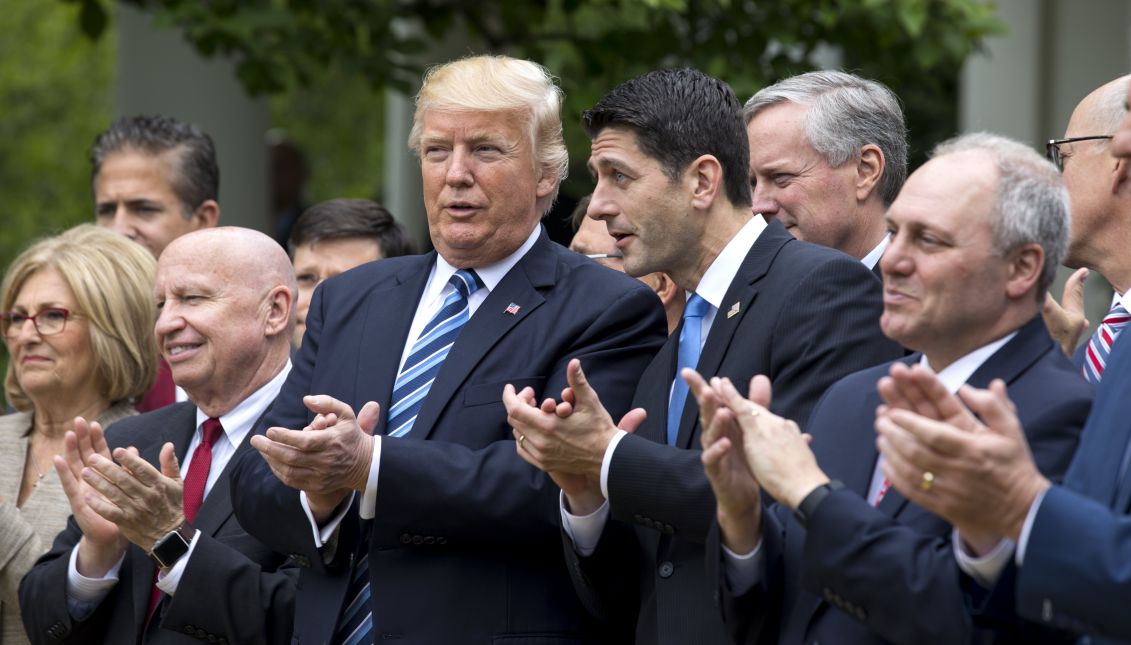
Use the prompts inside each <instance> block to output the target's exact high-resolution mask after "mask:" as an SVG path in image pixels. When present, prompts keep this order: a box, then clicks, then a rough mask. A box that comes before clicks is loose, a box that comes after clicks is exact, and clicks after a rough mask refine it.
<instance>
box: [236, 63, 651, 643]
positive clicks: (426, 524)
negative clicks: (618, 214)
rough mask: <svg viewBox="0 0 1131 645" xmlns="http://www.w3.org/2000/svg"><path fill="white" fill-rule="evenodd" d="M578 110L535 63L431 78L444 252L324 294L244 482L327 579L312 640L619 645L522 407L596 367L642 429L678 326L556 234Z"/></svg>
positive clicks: (427, 130) (433, 215) (282, 538)
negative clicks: (572, 559)
mask: <svg viewBox="0 0 1131 645" xmlns="http://www.w3.org/2000/svg"><path fill="white" fill-rule="evenodd" d="M560 104H561V93H560V90H558V88H557V87H555V86H554V84H553V81H552V80H551V79H550V78H549V76H548V75H547V74H546V72H545V70H543V69H542V68H541V67H540V66H538V65H536V64H534V63H531V62H528V61H522V60H516V59H513V58H508V57H505V56H477V57H472V58H467V59H463V60H459V61H456V62H452V63H448V64H446V65H442V66H440V67H437V68H435V69H433V70H431V71H430V72H429V73H428V74H427V75H426V76H425V79H424V84H423V87H422V88H421V90H420V94H419V95H418V96H417V99H416V113H415V115H414V123H413V128H412V134H411V135H410V146H411V147H412V149H413V150H414V151H415V152H417V154H418V155H419V157H420V169H421V174H422V176H423V184H424V202H425V208H426V210H427V213H428V228H429V233H430V236H431V239H432V244H433V246H434V247H435V249H436V251H435V252H433V253H429V254H427V255H420V256H407V257H399V258H390V259H386V260H382V261H381V262H377V263H370V264H366V265H363V266H361V267H359V268H356V269H352V270H350V271H347V272H345V273H343V274H341V275H340V276H337V277H335V278H332V279H330V280H327V281H326V282H325V283H323V284H322V285H321V286H320V287H319V288H318V290H317V291H316V292H315V293H314V296H313V299H312V301H311V304H310V307H309V310H308V313H307V317H306V337H305V340H304V341H303V344H302V348H301V349H300V350H299V352H298V354H297V355H296V357H295V369H294V371H293V372H292V373H291V377H290V378H289V379H288V380H287V383H286V384H285V385H284V386H283V390H282V392H281V393H280V395H279V398H278V399H277V400H276V402H275V406H274V407H273V408H272V411H271V413H270V414H269V415H268V419H267V426H269V427H268V430H267V433H266V436H259V437H255V438H254V440H253V443H254V445H255V447H256V448H257V449H258V452H255V453H249V454H248V455H246V456H245V457H244V458H243V460H242V461H241V462H240V464H239V469H238V471H237V472H236V474H235V477H234V482H235V483H234V486H235V488H234V490H237V491H239V495H238V496H237V497H236V506H237V510H236V514H237V515H238V517H239V518H240V521H241V523H242V524H243V525H244V526H245V527H247V529H248V531H249V532H250V533H252V534H253V535H255V536H257V537H259V538H260V539H263V540H264V541H266V542H268V543H269V544H271V545H272V546H273V547H274V548H276V549H277V550H279V551H281V552H283V553H288V554H292V559H293V560H294V561H296V562H299V563H300V564H301V565H302V566H305V567H306V569H305V570H304V571H303V573H302V575H301V577H300V581H299V594H298V598H297V600H296V616H295V636H296V639H297V641H296V642H300V643H309V642H318V643H323V642H327V641H332V642H335V643H339V642H347V643H362V642H364V643H372V642H376V641H378V640H380V641H382V642H383V641H385V640H396V639H403V640H405V641H409V642H413V643H437V644H440V643H493V642H508V643H519V642H522V643H535V642H537V643H551V642H570V643H574V642H593V641H595V640H597V639H598V637H597V636H596V626H595V625H593V624H591V623H589V622H588V619H586V618H585V613H584V611H583V609H582V607H581V604H580V602H579V601H578V600H577V599H576V597H575V595H574V592H573V588H572V585H571V583H570V578H569V574H568V571H567V569H566V566H565V562H564V558H563V556H562V554H561V546H560V545H561V535H560V529H559V526H558V521H559V520H558V510H557V498H558V489H557V487H556V486H554V485H553V483H552V482H551V481H550V480H549V478H547V477H546V476H545V475H543V474H542V473H540V472H538V471H537V470H536V469H535V468H533V467H532V466H529V465H527V464H526V463H524V462H523V461H522V460H521V459H520V458H519V457H518V456H517V455H516V454H515V444H514V438H513V436H512V435H511V431H510V427H509V426H508V424H507V418H506V410H505V409H504V407H503V405H502V402H501V396H502V392H503V387H504V385H505V384H507V383H514V384H518V385H520V387H525V386H530V387H532V388H533V389H534V391H535V392H536V393H538V394H539V395H540V396H547V395H549V396H556V395H557V394H558V393H560V392H561V391H562V389H563V388H564V387H566V376H565V372H566V364H567V363H568V362H569V361H570V359H573V358H578V359H580V360H581V362H582V363H583V364H585V366H586V368H587V369H590V370H591V371H592V373H593V375H594V377H593V380H594V381H596V382H599V383H600V387H601V393H602V396H603V397H604V401H605V403H606V405H607V406H609V408H610V410H614V412H613V413H614V414H617V415H620V414H623V413H625V412H627V410H628V404H629V401H630V399H631V396H632V389H633V388H634V387H635V384H636V381H637V380H638V379H639V376H640V374H641V372H642V371H643V370H644V367H645V366H646V365H647V363H648V362H649V361H650V360H651V357H652V354H653V353H654V352H655V351H656V349H657V348H658V347H659V346H660V344H661V343H662V342H663V339H664V336H665V333H664V329H665V324H664V315H663V311H662V309H661V307H660V304H659V301H658V300H657V299H656V297H655V296H654V295H653V294H652V293H651V292H650V290H649V289H648V288H647V287H645V286H644V285H643V284H641V283H640V282H638V281H636V280H633V279H631V278H629V277H627V276H624V275H620V274H616V273H612V272H609V271H606V270H605V269H603V268H601V267H600V266H598V265H597V264H595V263H593V262H591V261H589V260H587V259H586V258H583V257H580V256H579V255H578V254H576V253H573V252H571V251H568V250H567V249H565V248H563V247H561V246H558V245H556V244H554V243H552V242H551V241H550V240H549V238H548V237H547V236H546V232H545V231H544V230H543V228H542V227H541V226H540V225H539V220H540V218H541V216H542V214H544V213H545V212H546V211H547V210H549V208H550V206H551V205H552V203H553V201H554V197H555V195H556V194H557V191H558V185H559V184H560V182H561V179H562V177H563V176H564V175H565V170H566V163H567V158H566V149H565V145H564V143H563V141H562V135H561V121H560V116H559V111H560ZM305 395H315V396H305ZM304 396H305V398H304ZM300 491H301V492H300ZM370 581H372V586H370ZM607 638H608V639H609V640H610V641H611V642H618V639H617V637H616V635H613V634H609V635H608V636H607Z"/></svg>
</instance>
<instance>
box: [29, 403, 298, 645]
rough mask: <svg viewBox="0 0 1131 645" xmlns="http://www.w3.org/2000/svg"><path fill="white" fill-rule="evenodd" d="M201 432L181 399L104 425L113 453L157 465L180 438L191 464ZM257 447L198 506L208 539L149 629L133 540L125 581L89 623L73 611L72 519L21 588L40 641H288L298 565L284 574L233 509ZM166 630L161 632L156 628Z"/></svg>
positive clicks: (149, 571) (150, 571) (145, 577)
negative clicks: (131, 453)
mask: <svg viewBox="0 0 1131 645" xmlns="http://www.w3.org/2000/svg"><path fill="white" fill-rule="evenodd" d="M194 432H196V406H194V405H193V404H192V403H187V402H186V403H177V404H174V405H171V406H167V407H164V408H159V409H157V410H154V411H152V412H148V413H146V414H142V415H138V416H136V417H129V418H127V419H122V420H121V421H118V422H117V423H115V424H114V425H113V426H111V427H110V428H109V429H107V431H106V440H107V442H108V443H109V444H110V449H111V450H113V449H114V448H117V447H119V446H122V447H128V446H136V447H137V449H138V452H139V454H140V455H141V456H142V457H143V458H144V459H145V460H146V461H148V462H149V463H151V464H154V465H156V464H158V463H159V462H158V455H159V454H160V452H161V446H163V445H164V444H165V442H166V441H171V442H173V445H174V447H175V454H176V455H177V457H178V459H180V463H184V460H185V454H186V451H187V450H188V446H189V443H190V442H191V441H192V435H193V433H194ZM248 452H252V453H254V452H255V449H253V448H252V447H251V444H250V443H249V442H248V441H247V439H246V438H245V439H244V441H243V442H242V443H240V445H239V446H238V447H237V448H236V452H235V454H234V455H232V459H231V460H230V461H229V462H228V466H227V467H226V468H225V469H224V471H223V472H222V473H220V477H219V479H217V480H216V483H215V484H213V485H212V489H211V490H210V491H209V493H208V496H207V497H205V498H204V503H203V504H201V506H200V511H199V512H198V513H197V516H196V519H195V521H194V522H193V528H196V529H198V530H199V531H200V533H201V536H200V539H199V540H198V541H197V544H196V547H194V549H193V552H192V557H191V558H189V561H188V566H187V567H186V568H185V572H184V574H183V575H182V577H181V581H180V584H179V585H178V587H177V593H176V595H175V596H171V597H170V596H162V603H161V605H160V606H159V607H158V610H157V612H158V613H157V614H156V615H155V616H154V618H153V619H152V620H150V623H149V629H148V631H145V627H146V610H147V609H148V608H149V595H150V592H151V590H152V589H153V580H154V577H153V576H154V573H155V567H154V565H153V562H152V561H151V560H150V559H149V557H148V556H147V555H146V554H145V551H144V550H142V549H141V548H140V547H138V546H136V545H133V544H131V545H129V546H128V547H127V549H126V558H125V561H124V562H123V563H122V568H121V570H120V571H119V572H118V576H119V581H118V584H117V585H115V586H114V588H113V589H112V590H111V591H110V593H109V595H107V596H106V598H105V599H103V601H102V602H101V603H100V604H99V605H98V608H97V609H95V610H94V613H93V614H91V615H90V616H89V617H87V618H86V619H85V620H82V621H74V620H72V619H71V616H70V613H69V612H68V611H67V600H66V587H67V585H66V580H67V566H68V564H69V561H70V556H71V550H72V548H73V547H74V546H75V545H76V544H78V542H79V540H80V539H81V538H82V530H81V529H80V528H79V527H78V524H76V523H75V518H74V517H71V518H69V519H68V520H67V528H66V529H64V530H63V532H62V533H60V534H59V535H58V537H56V538H55V543H54V544H52V546H51V550H50V551H48V552H47V554H46V555H44V556H43V557H42V558H40V560H39V562H37V563H36V564H35V567H34V568H33V569H32V570H31V571H29V572H28V574H27V575H26V576H25V577H24V579H23V581H22V582H21V584H20V607H21V610H22V613H23V619H24V625H25V626H26V627H27V631H28V635H29V637H30V638H31V641H32V642H33V643H75V644H76V645H78V644H83V643H134V642H140V639H141V637H142V632H143V631H145V642H146V643H199V642H211V643H286V642H288V641H289V640H290V636H291V622H292V608H293V605H294V591H295V578H296V577H297V575H295V574H296V570H295V569H294V568H293V567H288V568H284V569H282V570H279V567H280V566H281V565H283V563H284V560H285V558H284V557H283V556H281V555H279V554H278V553H275V552H274V551H272V550H271V549H270V548H268V547H267V546H266V545H264V544H263V543H262V542H260V541H259V540H256V539H255V538H253V537H251V536H250V535H248V534H247V533H246V532H245V531H244V530H243V528H241V527H240V524H239V523H238V522H237V521H236V518H235V516H234V515H233V514H232V499H231V487H230V485H229V480H230V477H231V472H232V468H233V466H234V464H235V462H236V460H237V459H239V457H240V455H242V454H245V453H248ZM158 627H159V628H158Z"/></svg>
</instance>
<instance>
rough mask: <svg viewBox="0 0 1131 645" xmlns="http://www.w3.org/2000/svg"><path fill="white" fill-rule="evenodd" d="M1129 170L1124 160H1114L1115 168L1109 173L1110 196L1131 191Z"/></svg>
mask: <svg viewBox="0 0 1131 645" xmlns="http://www.w3.org/2000/svg"><path fill="white" fill-rule="evenodd" d="M1129 172H1131V170H1129V169H1128V167H1127V160H1126V159H1122V158H1121V159H1116V160H1115V167H1114V168H1113V169H1112V173H1111V194H1112V195H1118V194H1120V193H1121V192H1123V191H1131V177H1129V175H1128V173H1129Z"/></svg>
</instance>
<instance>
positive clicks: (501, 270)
mask: <svg viewBox="0 0 1131 645" xmlns="http://www.w3.org/2000/svg"><path fill="white" fill-rule="evenodd" d="M541 234H542V225H541V224H539V225H538V226H535V227H534V230H533V231H531V232H530V235H528V236H527V237H526V241H525V242H523V243H522V246H520V247H518V250H516V251H515V252H514V253H511V254H510V255H508V256H507V257H505V258H503V259H502V260H499V261H498V262H494V263H492V264H488V265H486V266H481V267H472V268H474V269H475V273H476V274H477V275H478V276H479V279H480V280H482V281H483V286H485V287H487V292H488V293H490V292H491V291H494V290H495V287H497V286H498V285H499V283H500V282H502V281H503V278H504V277H505V276H506V275H507V272H509V271H510V270H511V269H512V268H514V265H516V264H518V261H519V260H521V259H522V258H523V256H525V255H526V254H527V252H529V251H530V249H532V248H533V247H534V244H535V243H536V242H537V241H538V237H539V236H540V235H541ZM460 268H461V267H457V266H452V265H451V264H449V263H448V261H447V260H445V259H444V257H443V256H442V255H440V254H438V253H437V254H436V266H435V267H433V269H432V281H431V282H430V283H429V285H428V291H427V292H426V293H425V294H424V298H425V299H424V302H428V298H433V297H435V296H437V295H439V294H440V292H442V291H443V290H444V287H445V286H446V285H447V284H448V280H451V278H452V276H453V275H455V273H456V271H458V270H459V269H460Z"/></svg>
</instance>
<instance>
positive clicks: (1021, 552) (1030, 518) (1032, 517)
mask: <svg viewBox="0 0 1131 645" xmlns="http://www.w3.org/2000/svg"><path fill="white" fill-rule="evenodd" d="M1048 492H1049V489H1047V488H1046V489H1044V490H1043V491H1041V493H1040V494H1039V495H1037V498H1036V499H1034V500H1033V505H1032V506H1030V507H1029V514H1028V515H1026V516H1025V523H1024V524H1022V525H1021V535H1019V536H1017V538H1018V539H1017V566H1021V565H1022V564H1024V562H1025V548H1026V547H1027V546H1029V533H1030V532H1032V530H1033V522H1036V521H1037V511H1039V510H1041V502H1043V501H1045V494H1046V493H1048Z"/></svg>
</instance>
